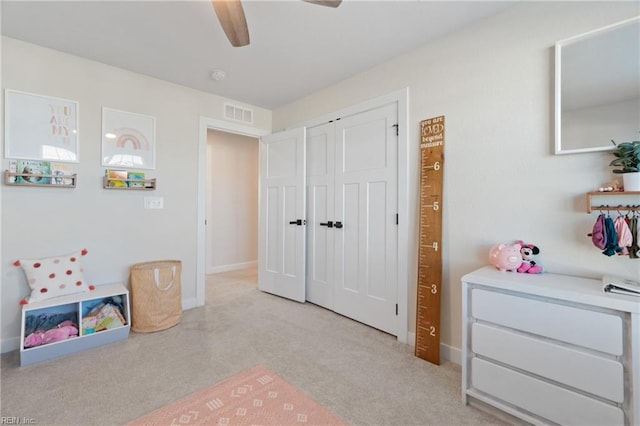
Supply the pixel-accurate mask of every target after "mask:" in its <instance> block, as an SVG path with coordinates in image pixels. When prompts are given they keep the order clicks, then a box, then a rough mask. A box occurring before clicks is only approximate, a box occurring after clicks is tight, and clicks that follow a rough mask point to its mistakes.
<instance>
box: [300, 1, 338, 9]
mask: <svg viewBox="0 0 640 426" xmlns="http://www.w3.org/2000/svg"><path fill="white" fill-rule="evenodd" d="M303 1H306V2H307V3H313V4H317V5H320V6H328V7H338V6H340V3H342V0H303Z"/></svg>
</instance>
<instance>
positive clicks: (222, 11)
mask: <svg viewBox="0 0 640 426" xmlns="http://www.w3.org/2000/svg"><path fill="white" fill-rule="evenodd" d="M211 3H212V4H213V8H214V9H215V11H216V15H218V21H220V25H221V26H222V29H223V30H224V33H225V34H226V35H227V38H228V39H229V41H230V42H231V45H232V46H234V47H240V46H246V45H248V44H249V28H248V27H247V20H246V18H245V17H244V9H242V4H241V3H240V0H211Z"/></svg>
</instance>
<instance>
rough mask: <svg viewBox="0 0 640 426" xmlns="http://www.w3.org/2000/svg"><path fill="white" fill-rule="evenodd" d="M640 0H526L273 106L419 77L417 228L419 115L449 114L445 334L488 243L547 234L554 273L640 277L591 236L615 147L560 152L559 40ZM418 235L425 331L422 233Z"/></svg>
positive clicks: (334, 99) (332, 107)
mask: <svg viewBox="0 0 640 426" xmlns="http://www.w3.org/2000/svg"><path fill="white" fill-rule="evenodd" d="M639 12H640V11H639V6H638V3H637V2H602V3H598V2H522V3H520V4H518V5H516V6H514V7H512V8H510V9H508V10H507V11H505V12H504V13H502V14H500V15H498V16H495V17H491V18H487V19H485V20H483V21H481V22H479V23H477V24H476V25H474V26H472V27H468V28H466V29H464V30H462V31H459V32H456V33H454V34H451V35H449V36H446V37H443V38H441V39H440V40H438V41H436V42H433V43H431V44H429V45H426V46H424V47H423V48H420V49H418V50H415V51H413V52H411V53H409V54H407V55H404V56H402V57H399V58H397V59H395V60H392V61H390V62H388V63H386V64H383V65H381V66H378V67H375V68H373V69H371V70H369V71H367V72H364V73H362V74H358V75H356V76H354V77H353V78H350V79H348V80H345V81H343V82H341V83H339V84H336V85H335V86H333V87H330V88H327V89H325V90H322V91H319V92H317V93H315V94H314V95H312V96H309V97H307V98H304V99H301V100H299V101H297V102H294V103H292V104H289V105H287V106H285V107H284V108H281V109H279V110H276V111H274V123H273V128H274V129H280V128H285V127H290V126H294V125H295V124H296V123H300V122H303V121H305V120H308V119H311V118H313V117H317V116H321V115H324V114H327V113H329V112H332V111H337V110H340V109H342V108H345V107H347V106H350V105H354V104H358V103H360V102H363V101H365V100H368V99H371V98H374V97H377V96H381V95H384V94H386V93H389V92H392V91H394V90H397V89H399V88H402V87H409V98H410V123H411V128H410V129H409V131H410V135H411V136H410V141H411V143H412V146H411V147H410V155H411V161H410V187H409V193H410V205H411V206H412V212H411V213H412V223H413V224H414V227H416V228H415V229H417V212H418V206H419V202H418V186H417V184H418V181H419V169H418V164H419V147H418V144H419V135H418V130H419V123H420V121H421V120H424V119H426V118H430V117H435V116H439V115H445V117H446V148H445V166H444V168H445V175H444V186H445V189H444V203H443V208H444V224H443V227H444V229H443V249H444V251H443V263H444V265H443V266H444V268H443V275H444V277H443V287H444V288H443V295H442V330H441V332H442V334H441V337H442V342H443V343H444V344H445V345H449V346H452V347H454V348H460V346H461V318H460V317H461V291H460V279H461V277H462V275H464V274H465V273H467V272H469V271H471V270H473V269H476V268H478V267H482V266H484V265H487V264H488V251H489V248H490V247H491V246H492V245H493V244H496V243H499V242H511V241H514V240H517V239H522V240H525V241H527V242H532V243H535V244H537V245H538V246H539V247H540V248H541V250H542V253H541V254H542V260H543V262H544V266H545V267H546V269H547V270H548V271H551V272H556V273H561V274H570V275H580V276H587V277H594V278H600V277H601V276H602V274H603V273H605V272H606V273H608V274H618V275H621V276H626V277H629V278H634V277H635V278H636V279H637V277H638V276H639V275H640V262H638V260H631V259H629V258H626V257H625V258H622V257H620V258H615V257H614V258H608V257H606V256H604V255H602V254H600V252H599V251H598V250H597V249H596V248H595V247H593V246H592V245H591V241H590V239H589V238H588V237H587V235H586V234H587V233H588V232H590V230H591V227H592V224H593V222H594V221H595V215H588V214H586V213H585V193H586V192H587V191H590V190H593V189H595V188H598V187H599V186H600V185H602V184H603V183H604V182H607V181H609V180H610V179H611V178H612V174H611V171H610V168H609V167H608V166H607V164H608V163H609V161H610V159H611V158H610V154H607V153H593V154H577V155H568V156H567V155H565V156H554V155H553V154H552V153H553V103H554V97H553V82H554V79H553V72H554V64H553V52H554V50H553V46H554V43H555V41H556V40H561V39H565V38H568V37H570V36H572V35H575V34H580V33H583V32H586V31H588V30H592V29H595V28H597V27H600V26H604V25H608V24H611V23H613V22H617V21H620V20H623V19H626V18H629V17H632V16H634V15H638V14H639ZM410 234H412V235H413V238H412V240H411V241H410V243H409V253H410V256H409V265H410V266H409V271H410V273H409V275H410V276H409V278H408V279H409V294H410V295H411V300H410V301H409V307H410V309H412V311H411V312H410V324H409V330H410V331H411V330H415V308H414V307H415V306H416V302H415V294H416V271H417V239H416V237H417V235H418V233H417V232H413V233H411V232H410Z"/></svg>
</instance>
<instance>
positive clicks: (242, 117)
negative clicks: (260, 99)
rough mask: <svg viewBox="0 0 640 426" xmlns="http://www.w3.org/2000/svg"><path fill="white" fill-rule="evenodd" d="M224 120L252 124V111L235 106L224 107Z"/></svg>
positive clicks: (227, 105)
mask: <svg viewBox="0 0 640 426" xmlns="http://www.w3.org/2000/svg"><path fill="white" fill-rule="evenodd" d="M224 118H227V119H229V120H234V121H241V122H243V123H249V124H253V110H251V109H248V108H242V107H239V106H235V105H230V104H225V105H224Z"/></svg>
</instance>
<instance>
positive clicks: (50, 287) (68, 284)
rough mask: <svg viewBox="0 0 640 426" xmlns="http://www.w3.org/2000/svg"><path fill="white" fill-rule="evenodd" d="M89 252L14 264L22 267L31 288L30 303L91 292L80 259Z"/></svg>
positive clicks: (25, 260)
mask: <svg viewBox="0 0 640 426" xmlns="http://www.w3.org/2000/svg"><path fill="white" fill-rule="evenodd" d="M86 254H87V250H81V251H77V252H74V253H70V254H66V255H62V256H56V257H48V258H43V259H20V260H18V261H16V262H15V263H14V265H16V266H20V267H22V270H23V271H24V274H25V275H26V277H27V283H28V284H29V287H30V288H31V297H30V298H29V302H35V301H38V300H46V299H51V298H53V297H58V296H65V295H67V294H73V293H81V292H84V291H90V290H91V287H93V286H89V285H88V284H87V283H86V281H85V280H84V276H83V274H82V272H83V269H82V266H81V265H80V258H81V257H82V256H85V255H86Z"/></svg>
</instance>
